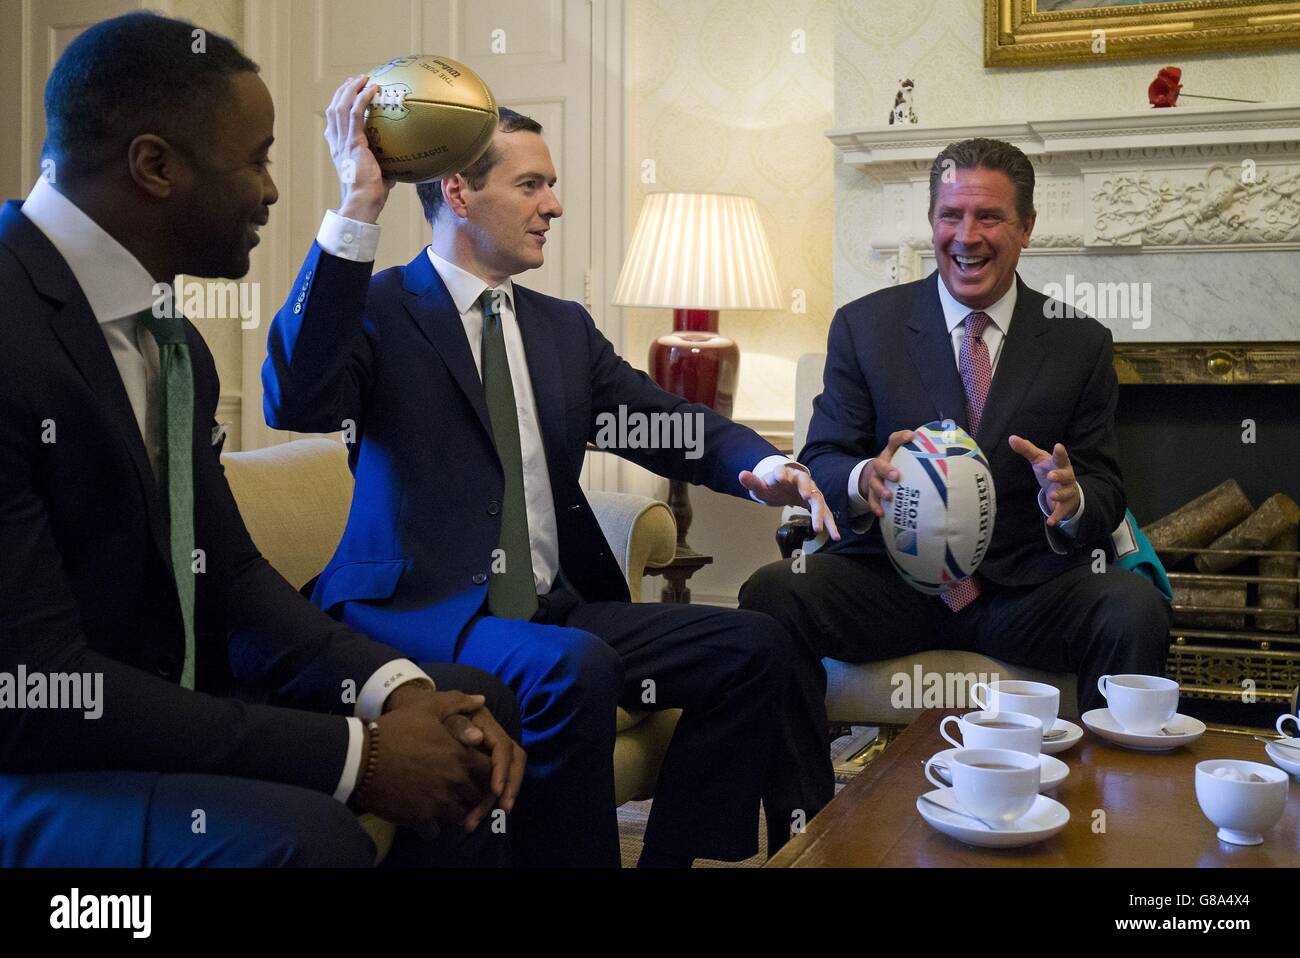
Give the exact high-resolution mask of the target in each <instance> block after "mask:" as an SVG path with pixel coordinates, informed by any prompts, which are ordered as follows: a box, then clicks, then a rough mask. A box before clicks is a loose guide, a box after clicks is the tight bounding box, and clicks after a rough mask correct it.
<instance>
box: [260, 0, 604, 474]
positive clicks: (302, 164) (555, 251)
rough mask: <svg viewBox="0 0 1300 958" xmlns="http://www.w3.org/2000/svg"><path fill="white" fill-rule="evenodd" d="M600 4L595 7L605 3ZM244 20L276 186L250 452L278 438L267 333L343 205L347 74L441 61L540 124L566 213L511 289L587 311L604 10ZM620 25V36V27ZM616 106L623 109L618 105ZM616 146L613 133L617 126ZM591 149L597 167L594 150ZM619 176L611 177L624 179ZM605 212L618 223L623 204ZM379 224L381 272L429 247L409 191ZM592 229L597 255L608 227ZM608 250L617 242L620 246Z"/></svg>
mask: <svg viewBox="0 0 1300 958" xmlns="http://www.w3.org/2000/svg"><path fill="white" fill-rule="evenodd" d="M597 2H598V3H601V4H602V6H603V0H597ZM245 9H246V20H245V36H246V42H245V47H246V49H247V51H248V53H249V54H250V56H252V57H253V58H254V59H256V60H257V61H258V62H259V63H260V64H261V65H262V68H263V73H264V76H265V79H266V80H267V84H268V86H270V88H271V93H272V96H273V97H274V98H275V103H276V109H277V116H276V146H275V147H274V149H273V150H272V154H271V155H272V159H273V161H274V163H275V165H274V166H273V167H272V169H273V173H274V176H275V179H276V184H277V186H278V187H279V189H280V202H279V204H278V207H277V208H276V209H274V210H272V212H271V226H270V228H269V229H267V230H266V231H264V241H263V243H262V245H261V246H260V247H259V248H258V250H256V251H255V252H254V256H255V258H256V260H255V262H256V265H255V269H256V270H258V271H259V275H260V278H261V279H262V281H263V283H264V285H263V290H262V302H263V311H264V322H263V325H262V327H261V328H260V329H257V330H252V331H250V332H248V333H246V339H245V343H244V353H245V355H244V382H243V398H244V416H243V425H244V431H243V436H244V445H245V447H246V448H253V447H256V446H260V445H267V444H270V443H274V442H278V441H281V440H283V439H284V438H285V437H284V436H283V434H277V433H274V432H272V431H271V430H269V429H267V428H266V426H265V424H264V422H263V420H262V409H261V405H262V404H261V379H260V370H261V365H262V360H263V358H264V357H265V355H266V328H265V327H266V325H267V324H269V322H270V318H271V316H272V315H274V310H275V308H276V307H277V306H278V304H279V303H281V302H283V299H284V297H285V295H286V293H287V291H288V289H289V287H290V285H291V283H292V282H293V278H294V275H295V274H296V271H297V269H298V266H299V265H300V264H301V261H302V258H303V256H305V255H306V252H307V249H308V247H309V246H310V244H311V242H312V239H313V238H314V237H315V235H316V231H317V228H318V227H319V225H320V220H321V216H322V215H323V214H324V212H325V210H326V209H328V208H331V207H337V205H338V202H339V192H338V181H337V178H336V176H335V173H334V167H333V164H332V163H331V162H330V158H329V153H328V151H327V149H326V146H325V140H324V128H325V127H324V123H325V121H324V110H325V107H326V105H327V104H328V103H329V100H330V97H331V95H332V94H333V92H334V90H335V88H336V87H337V86H338V85H339V83H341V82H342V81H343V80H344V79H345V78H346V77H348V76H351V75H353V74H357V73H361V72H363V71H366V70H370V69H372V68H373V67H375V66H377V65H379V64H381V63H384V62H386V61H387V60H389V59H391V58H393V57H395V56H401V55H403V54H408V53H440V54H444V55H446V56H450V57H452V58H453V59H456V60H460V61H461V62H462V63H465V64H466V65H468V66H469V67H470V68H471V69H473V70H474V71H475V72H477V73H478V74H479V75H480V76H482V77H483V79H484V80H485V81H486V82H487V84H488V85H489V86H490V87H491V88H492V91H493V93H494V94H495V95H496V97H497V99H498V100H499V101H500V102H501V103H502V105H504V106H508V107H510V108H512V109H515V110H518V111H519V112H521V113H526V114H528V115H529V116H532V117H533V118H534V119H536V120H537V121H538V122H539V123H541V124H542V126H543V127H544V128H545V134H544V135H545V138H546V141H547V143H548V145H549V146H550V150H551V155H552V157H553V159H554V161H555V168H556V171H557V175H558V177H559V182H558V183H557V185H556V192H557V194H558V195H559V197H560V201H561V203H562V204H563V205H564V215H563V216H562V217H561V218H560V219H558V220H556V221H555V222H554V224H553V226H552V230H551V234H550V237H549V242H548V243H547V244H546V265H545V266H544V267H543V268H541V269H539V270H535V271H532V272H530V273H526V274H524V275H522V276H520V277H518V280H519V282H521V283H522V284H523V285H525V286H528V287H531V288H533V289H537V290H540V291H542V292H545V293H549V294H551V295H553V296H560V297H563V298H565V299H575V300H578V301H580V302H585V301H586V299H587V288H588V269H589V266H590V264H591V263H592V261H593V257H592V247H593V223H594V222H598V220H597V216H598V215H599V216H601V217H603V216H604V215H605V210H604V209H603V206H604V204H605V203H606V202H607V200H606V199H605V196H604V194H603V193H601V194H600V195H599V196H598V197H597V199H598V200H599V201H600V204H601V207H602V209H601V210H600V212H599V214H598V213H597V210H596V208H595V206H594V201H593V196H594V195H595V193H596V191H595V190H594V189H593V180H594V177H593V170H592V158H593V152H594V150H593V140H592V131H593V120H592V114H593V110H592V100H593V90H596V91H597V93H596V95H597V96H598V97H599V96H602V93H601V92H600V89H601V86H598V85H597V84H596V83H594V82H593V47H594V39H593V33H594V32H595V31H597V30H601V31H603V30H604V29H605V19H606V16H607V11H605V10H603V9H596V10H594V9H593V4H592V2H590V0H425V2H418V0H367V2H366V3H365V4H364V5H361V6H358V5H357V4H356V3H355V2H351V0H314V2H306V0H275V2H267V0H256V2H249V3H247V4H246V7H245ZM618 23H619V30H620V32H621V17H620V18H619V21H618ZM604 42H605V40H604V38H603V36H602V37H601V38H600V43H602V44H603V43H604ZM603 82H604V81H603V80H602V84H603ZM614 105H615V107H616V108H619V109H621V102H620V103H616V104H614ZM616 135H620V136H621V129H620V130H618V131H616ZM599 150H600V155H601V156H602V159H603V157H604V156H605V155H606V154H605V151H606V144H605V143H604V141H603V140H602V141H601V143H600V144H599ZM619 152H620V155H621V150H620V151H619ZM614 176H615V179H617V178H618V177H620V176H621V170H620V171H617V172H616V173H615V174H614ZM602 182H603V180H602ZM610 212H611V213H612V214H613V216H614V217H615V218H616V220H617V222H618V223H619V224H620V226H621V221H622V209H621V199H620V200H619V202H618V208H617V209H616V210H613V211H610ZM380 224H381V225H382V226H383V228H384V230H383V234H382V239H381V241H380V247H379V254H378V259H377V262H376V264H375V265H376V269H384V268H387V267H389V266H395V265H399V264H404V263H406V262H408V261H410V259H411V258H412V257H413V256H415V254H416V253H417V252H419V251H420V250H421V249H422V248H424V247H425V246H426V245H428V242H429V235H428V234H429V226H428V224H427V223H426V222H425V220H424V216H423V212H422V210H421V209H420V203H419V200H418V198H417V197H416V194H415V187H414V186H411V185H408V184H398V185H397V187H395V188H394V190H393V193H392V194H391V196H390V198H389V201H388V205H387V207H386V208H385V209H384V212H383V215H382V217H381V219H380ZM598 231H599V234H600V239H599V242H600V243H602V244H604V243H605V241H606V235H605V233H606V225H605V223H604V222H600V225H599V227H598ZM619 232H620V234H621V229H620V231H619ZM614 242H615V244H616V245H617V244H621V235H619V236H618V237H617V238H616V239H615V240H614ZM602 253H603V250H602ZM259 254H260V255H259ZM614 268H615V270H616V269H617V263H615V266H614ZM611 282H612V280H611ZM597 320H598V321H602V318H601V317H600V316H598V317H597ZM602 458H603V457H602ZM602 468H603V467H602Z"/></svg>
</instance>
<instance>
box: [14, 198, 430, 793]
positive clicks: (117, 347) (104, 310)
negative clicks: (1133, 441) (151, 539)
mask: <svg viewBox="0 0 1300 958" xmlns="http://www.w3.org/2000/svg"><path fill="white" fill-rule="evenodd" d="M23 214H24V215H25V216H26V217H27V218H28V219H29V220H31V221H32V224H33V225H34V226H35V227H36V228H37V229H39V230H40V231H41V232H42V233H44V234H45V237H46V239H48V240H49V241H50V243H51V244H53V246H54V248H55V249H56V250H58V251H59V255H61V256H62V257H63V259H64V260H65V261H66V262H67V264H68V268H69V269H70V270H72V275H73V277H74V278H75V279H76V280H77V285H78V286H80V287H81V291H82V292H83V293H84V294H85V296H86V301H87V302H88V303H89V304H90V309H91V312H92V313H94V316H95V320H96V322H98V323H99V328H100V329H101V330H102V331H103V333H104V338H105V339H106V340H107V341H108V348H109V350H110V352H112V354H113V362H114V363H116V364H117V369H118V372H119V373H120V374H121V376H122V385H124V386H125V387H126V395H127V398H128V399H129V400H130V401H131V409H132V411H133V412H134V413H135V421H136V425H137V426H139V428H140V435H141V436H142V437H143V438H144V444H145V450H146V451H147V452H148V454H149V462H150V464H151V465H152V466H153V468H154V474H155V475H157V473H158V456H159V453H160V451H161V449H162V421H161V417H162V412H161V403H160V402H159V401H158V374H159V369H160V361H159V355H158V344H157V343H156V342H154V338H153V335H152V334H151V333H150V332H149V330H148V329H147V328H146V327H145V326H144V324H143V323H140V322H139V321H138V320H137V318H136V316H137V314H138V313H140V312H142V311H144V310H146V309H150V308H151V307H152V306H153V304H154V301H155V299H156V297H155V296H154V292H153V287H154V280H153V278H152V277H151V276H150V275H149V272H148V270H146V269H145V268H144V266H143V265H141V263H140V261H139V260H138V259H136V258H135V256H133V255H132V254H131V253H130V251H128V250H127V249H126V247H124V246H123V245H122V244H121V243H119V242H118V241H117V240H115V239H113V237H112V236H110V235H109V234H108V233H107V231H105V230H104V229H103V228H102V227H100V226H99V224H97V223H96V222H95V221H94V220H92V219H91V218H90V217H89V216H87V215H86V214H85V213H84V212H83V211H82V210H81V209H80V208H79V207H78V206H77V205H76V204H75V203H73V202H72V201H71V200H70V199H68V198H67V197H66V196H64V195H63V194H62V193H60V192H59V191H58V190H56V189H55V188H54V187H53V186H51V185H50V184H49V183H48V182H47V181H46V180H45V178H44V177H41V178H40V179H38V180H37V181H36V185H35V186H34V187H32V191H31V193H29V194H28V196H27V199H26V200H25V201H24V202H23ZM215 441H216V435H215V434H214V444H215ZM415 679H424V680H425V681H427V682H430V683H432V682H433V680H432V679H430V678H429V676H427V675H426V674H425V673H424V672H422V671H421V670H420V669H419V667H418V666H416V664H415V663H414V662H411V661H409V660H407V659H394V660H393V661H391V662H388V663H386V664H385V665H383V666H381V667H380V668H379V669H378V670H377V671H376V672H375V673H374V674H373V675H371V676H370V678H369V679H368V680H367V681H366V683H365V685H363V686H362V687H361V693H360V695H358V696H357V704H356V709H355V714H356V715H357V716H358V717H357V718H349V719H347V723H348V750H347V754H346V756H345V759H344V765H343V772H342V774H341V775H340V776H339V782H338V786H337V788H336V789H335V791H334V797H335V798H337V799H338V800H339V801H341V802H346V801H347V800H348V799H349V798H350V797H351V796H352V790H353V789H354V788H355V787H356V782H357V773H358V772H359V771H360V768H361V748H362V738H363V735H364V732H363V730H362V727H361V721H360V720H361V719H367V720H374V719H376V718H378V717H379V714H380V712H381V711H382V710H383V705H384V700H385V699H386V698H387V697H388V693H389V692H391V691H392V690H393V689H395V688H397V686H399V685H401V684H403V683H405V682H410V681H413V680H415Z"/></svg>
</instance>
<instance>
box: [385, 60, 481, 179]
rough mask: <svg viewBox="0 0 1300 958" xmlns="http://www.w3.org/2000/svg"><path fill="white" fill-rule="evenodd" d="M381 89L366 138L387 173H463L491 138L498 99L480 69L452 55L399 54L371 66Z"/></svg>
mask: <svg viewBox="0 0 1300 958" xmlns="http://www.w3.org/2000/svg"><path fill="white" fill-rule="evenodd" d="M370 82H371V83H377V84H378V85H379V92H378V93H376V94H375V98H374V99H373V100H371V101H370V106H369V108H368V109H367V110H366V127H365V129H366V139H367V140H368V141H369V143H370V150H371V152H372V153H374V154H375V158H376V159H377V160H378V161H379V168H380V169H381V170H383V171H384V175H385V176H389V177H392V178H393V179H395V180H397V181H398V182H399V183H422V182H424V181H425V180H437V179H441V178H442V177H444V176H451V175H452V174H453V173H459V172H460V171H461V170H463V169H465V167H467V166H469V165H470V164H471V163H473V162H474V161H475V160H477V159H478V158H479V157H480V156H482V155H483V153H484V152H485V151H486V150H487V148H488V146H489V145H490V144H491V143H492V135H493V134H494V133H495V132H496V129H497V124H498V122H499V114H498V112H497V101H496V98H495V97H493V96H492V91H491V90H489V89H488V86H487V84H486V83H484V82H483V80H482V79H481V78H480V77H479V75H478V74H477V73H475V72H474V71H473V70H471V69H470V68H469V67H467V66H465V65H464V64H463V63H457V62H456V61H455V60H452V59H449V58H448V57H440V56H429V55H426V54H416V55H413V56H406V57H397V58H396V59H393V60H389V61H388V62H387V63H385V64H383V65H382V66H377V67H375V68H374V69H373V70H371V71H370Z"/></svg>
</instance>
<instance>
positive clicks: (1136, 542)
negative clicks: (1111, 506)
mask: <svg viewBox="0 0 1300 958" xmlns="http://www.w3.org/2000/svg"><path fill="white" fill-rule="evenodd" d="M1126 526H1127V529H1126V528H1125V527H1126ZM1130 537H1131V539H1132V543H1131V544H1130V542H1129V541H1128V539H1129V538H1130ZM1111 538H1112V540H1113V541H1114V543H1115V553H1116V555H1117V556H1118V558H1116V560H1115V564H1116V565H1117V566H1119V567H1120V568H1121V569H1128V570H1129V571H1130V572H1136V573H1138V574H1139V575H1144V576H1146V577H1147V578H1148V579H1150V580H1151V584H1152V585H1154V586H1155V587H1156V588H1157V589H1159V590H1160V592H1161V593H1162V594H1163V595H1164V597H1165V601H1166V602H1170V603H1172V602H1173V601H1174V589H1173V586H1171V585H1170V584H1169V576H1167V575H1165V567H1164V563H1162V562H1161V561H1160V557H1159V556H1158V555H1156V550H1155V549H1153V548H1152V547H1151V541H1150V540H1149V539H1148V538H1147V537H1146V536H1145V535H1143V534H1142V530H1141V529H1140V528H1139V527H1138V524H1137V520H1136V519H1135V518H1133V513H1132V512H1129V511H1127V510H1126V511H1125V513H1124V521H1123V522H1121V523H1120V524H1119V527H1118V528H1117V529H1116V530H1115V532H1114V533H1113V534H1112V536H1111Z"/></svg>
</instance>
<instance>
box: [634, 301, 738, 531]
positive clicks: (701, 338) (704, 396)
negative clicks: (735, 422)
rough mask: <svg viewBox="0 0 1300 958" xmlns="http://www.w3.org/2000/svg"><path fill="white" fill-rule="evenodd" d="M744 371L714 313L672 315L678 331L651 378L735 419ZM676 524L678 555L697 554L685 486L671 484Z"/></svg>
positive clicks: (654, 348) (659, 344)
mask: <svg viewBox="0 0 1300 958" xmlns="http://www.w3.org/2000/svg"><path fill="white" fill-rule="evenodd" d="M739 371H740V348H739V347H738V346H737V345H736V344H735V342H734V341H732V340H730V339H728V338H727V337H725V336H721V335H719V334H718V311H717V310H715V309H676V310H673V331H672V332H671V333H668V334H666V335H663V336H660V337H659V338H658V339H657V340H655V341H654V343H652V344H651V346H650V375H651V377H652V378H653V379H654V381H655V382H656V383H658V384H659V385H660V386H661V387H662V388H663V389H665V390H667V391H668V392H670V393H673V394H674V395H677V396H681V397H682V398H683V399H685V400H686V401H687V402H693V403H700V404H701V405H704V406H708V407H709V408H710V409H713V410H714V411H716V412H719V413H721V414H722V415H724V416H727V417H730V416H731V409H732V404H733V403H734V401H735V397H736V376H737V374H738V373H739ZM668 504H669V506H671V507H672V510H673V515H674V516H675V517H676V519H677V551H678V553H679V554H680V553H682V552H692V551H694V550H692V549H690V547H689V546H688V545H687V544H686V533H687V532H688V531H689V529H690V527H691V518H692V511H691V502H690V498H689V496H688V494H687V491H686V483H684V482H679V481H678V480H673V481H672V488H671V492H670V494H669V498H668Z"/></svg>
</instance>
